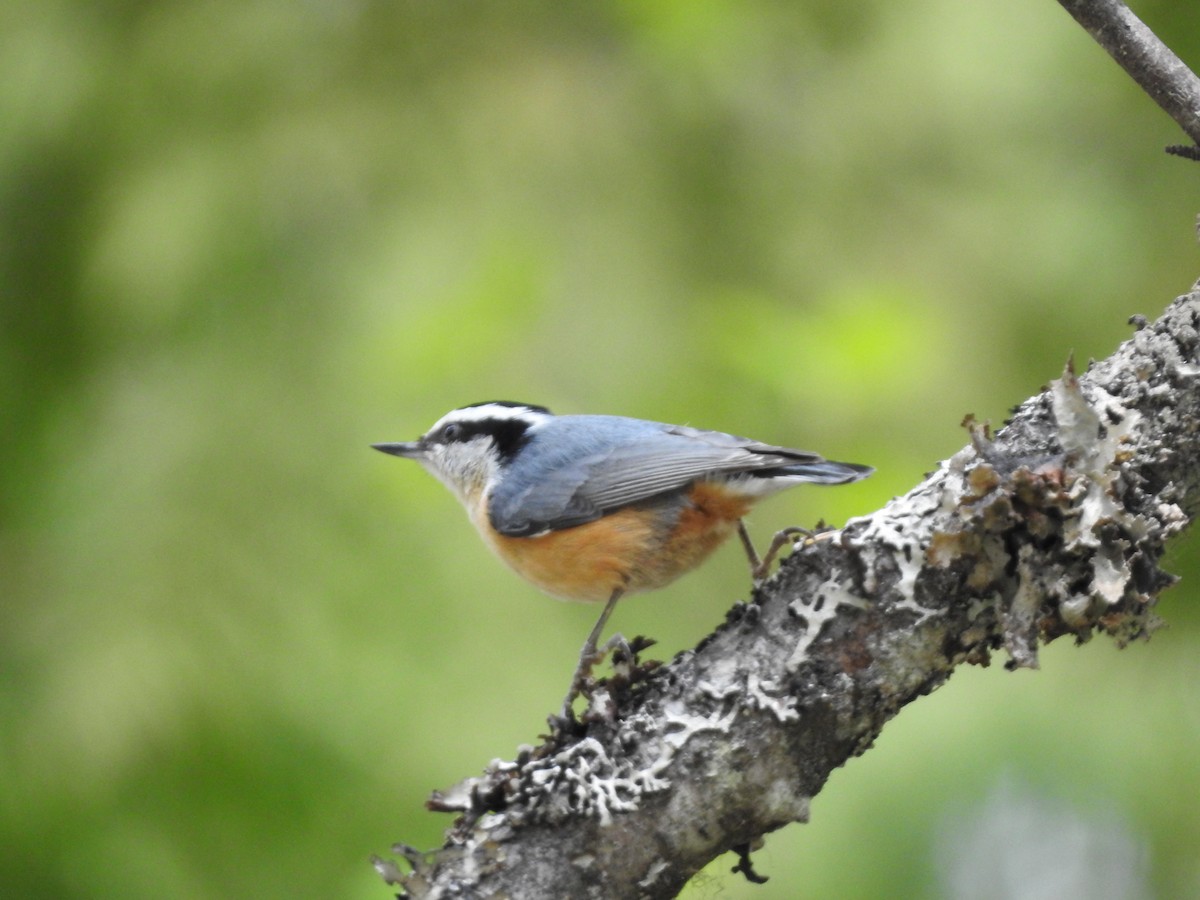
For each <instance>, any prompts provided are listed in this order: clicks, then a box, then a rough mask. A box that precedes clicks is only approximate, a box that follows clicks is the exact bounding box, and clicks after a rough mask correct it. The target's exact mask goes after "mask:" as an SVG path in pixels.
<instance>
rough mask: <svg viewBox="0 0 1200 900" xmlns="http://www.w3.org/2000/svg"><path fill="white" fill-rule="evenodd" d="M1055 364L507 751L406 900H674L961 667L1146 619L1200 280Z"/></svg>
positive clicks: (410, 881) (1178, 524)
mask: <svg viewBox="0 0 1200 900" xmlns="http://www.w3.org/2000/svg"><path fill="white" fill-rule="evenodd" d="M1132 321H1134V324H1135V326H1136V327H1137V330H1136V331H1135V333H1134V334H1133V336H1132V338H1131V339H1130V340H1128V341H1126V342H1125V343H1124V344H1122V345H1121V347H1120V348H1119V349H1118V350H1117V351H1116V352H1115V353H1114V354H1113V355H1112V356H1111V357H1109V358H1108V359H1106V360H1104V361H1102V362H1099V363H1095V364H1092V365H1091V366H1090V367H1089V368H1088V371H1087V372H1086V373H1085V374H1083V375H1080V376H1076V375H1075V374H1074V372H1073V371H1072V370H1071V367H1070V366H1068V370H1067V371H1066V372H1065V373H1064V374H1063V376H1062V377H1061V378H1059V379H1058V380H1056V381H1054V382H1053V383H1052V384H1051V385H1050V387H1049V388H1047V389H1046V390H1045V391H1044V392H1043V393H1041V394H1039V395H1038V396H1036V397H1033V398H1031V399H1029V400H1027V401H1026V402H1025V403H1023V404H1022V405H1021V406H1020V407H1019V408H1018V409H1016V410H1015V411H1014V414H1013V417H1012V419H1011V420H1010V422H1009V423H1008V424H1007V425H1006V426H1005V427H1004V428H1003V430H1001V431H1000V432H999V433H998V434H997V435H996V436H995V437H994V438H992V437H990V436H989V435H988V434H987V429H986V428H984V427H981V426H978V425H976V424H974V423H970V422H969V423H968V426H969V428H970V431H971V442H970V443H969V444H968V445H967V446H966V447H964V448H963V449H962V450H960V451H959V452H958V453H956V454H955V455H954V456H952V457H950V458H949V459H947V460H946V461H944V462H943V463H941V464H940V465H939V466H938V468H937V471H936V472H934V473H933V474H932V475H930V476H928V477H927V478H926V479H925V480H924V481H923V482H922V483H921V484H919V485H917V486H916V487H915V488H913V490H911V491H910V492H909V493H907V494H906V495H904V496H902V497H898V498H896V499H894V500H893V501H892V502H890V503H889V504H888V505H887V506H885V507H884V508H883V509H881V510H879V511H878V512H875V513H873V514H871V515H867V516H863V517H861V518H857V519H853V520H851V521H850V522H848V523H847V524H846V525H845V527H844V528H842V529H841V530H840V531H837V532H831V533H828V534H825V535H822V538H823V539H821V540H816V541H811V542H807V543H805V545H804V546H802V547H799V548H798V549H797V550H796V551H795V552H794V553H793V554H792V555H791V556H790V557H789V558H788V559H787V560H785V562H784V564H783V565H782V566H781V569H780V571H779V573H778V574H777V575H776V576H775V577H773V578H771V579H770V580H769V581H768V582H767V583H766V584H764V585H763V586H761V588H759V589H758V590H756V591H755V592H754V594H753V597H752V599H751V601H750V602H749V603H745V604H739V605H737V606H736V607H735V608H734V609H732V610H731V611H730V612H729V614H728V617H727V620H726V621H725V623H724V624H723V625H722V626H721V627H720V628H718V629H717V630H716V631H715V632H714V633H713V634H711V635H709V636H708V637H707V638H706V639H705V640H704V641H702V642H701V643H700V645H699V646H697V647H696V648H695V649H693V650H689V651H686V652H685V653H682V654H680V655H679V656H678V657H677V658H676V659H674V660H673V661H672V662H671V663H670V664H669V665H666V666H663V667H661V668H658V669H656V670H650V669H648V668H646V667H641V666H637V665H632V664H626V665H624V666H622V667H618V668H619V670H620V671H619V672H618V674H616V675H614V676H613V677H612V678H610V679H608V680H607V681H606V682H604V683H602V684H600V685H598V686H597V689H596V691H595V693H594V697H593V700H592V704H591V707H590V708H589V711H588V714H587V715H586V716H585V718H584V723H583V725H582V726H581V727H580V728H579V729H577V730H576V732H575V733H571V734H559V735H557V736H555V737H554V738H553V739H551V740H549V741H547V743H545V744H543V745H542V746H540V747H537V748H536V749H534V748H526V749H525V750H524V751H523V752H522V753H521V755H520V756H519V758H518V759H517V760H516V761H513V762H494V763H493V764H492V765H491V766H489V767H488V769H487V771H486V772H485V773H484V774H483V775H481V776H479V777H477V778H472V779H468V780H467V781H466V782H464V783H463V784H461V785H459V786H458V788H456V789H455V790H454V791H452V792H450V793H448V794H446V795H438V796H437V797H435V800H434V801H433V802H432V805H433V806H434V808H440V809H445V810H452V811H457V812H459V813H461V816H460V818H459V820H458V822H457V823H456V825H455V827H454V828H453V829H452V830H451V831H450V832H449V833H448V837H447V842H446V845H445V846H444V847H443V848H442V849H440V850H437V851H434V852H432V853H427V854H425V853H417V852H416V851H413V850H411V849H410V848H407V847H404V846H403V845H398V846H397V847H396V848H395V851H396V853H398V854H399V855H401V856H402V857H404V858H405V860H406V861H407V866H405V867H404V868H406V869H409V870H410V871H407V872H406V873H404V874H402V872H401V867H400V866H398V865H397V864H395V863H392V862H386V861H382V860H377V861H376V865H377V867H378V868H379V870H380V872H381V873H382V874H383V875H384V876H385V878H387V879H388V880H389V882H390V883H392V884H396V885H398V886H400V887H401V888H402V889H403V891H404V892H405V894H406V895H407V896H411V897H473V898H475V897H478V898H486V897H511V898H523V897H529V898H534V897H572V898H609V897H646V898H658V897H671V896H674V895H675V894H676V893H677V892H678V891H679V889H680V888H681V887H682V885H683V884H684V883H685V882H686V881H687V880H688V878H690V877H691V876H692V875H693V874H694V873H695V872H696V871H698V870H699V869H700V868H701V867H702V866H704V865H705V864H706V863H707V862H709V861H710V860H711V859H713V858H714V857H715V856H717V855H719V854H721V853H724V852H727V851H729V850H730V849H736V848H739V847H741V848H745V847H747V846H749V845H751V844H752V843H753V842H754V841H755V840H757V839H758V838H760V837H761V836H762V835H764V834H766V833H768V832H770V831H773V830H774V829H777V828H780V827H782V826H784V825H787V824H789V823H791V822H803V821H805V820H807V818H808V809H809V800H810V798H811V797H812V796H813V795H815V794H816V793H817V792H818V791H819V790H820V789H821V787H822V785H823V784H824V783H825V780H826V779H827V778H828V777H829V775H830V773H831V772H832V770H833V769H835V768H837V767H838V766H840V765H842V764H843V763H845V762H846V760H848V759H849V758H851V757H853V756H856V755H858V754H860V753H862V752H863V751H865V750H866V749H868V748H869V747H870V746H871V744H872V742H873V741H874V740H875V738H876V736H877V735H878V734H879V733H880V729H882V728H883V726H884V724H885V723H886V722H887V721H888V720H889V719H890V718H891V717H892V716H894V715H895V714H896V713H897V712H898V711H899V710H900V709H901V708H902V707H903V706H904V705H905V704H907V703H909V702H911V701H913V700H915V699H917V698H918V697H921V696H922V695H924V694H928V693H929V692H930V691H932V690H934V689H935V688H937V687H938V686H939V685H941V684H942V683H943V682H945V681H946V679H947V678H948V677H949V676H950V674H951V672H953V670H954V668H955V667H956V666H958V665H961V664H963V663H975V664H981V665H986V664H987V663H988V662H989V660H990V658H991V656H992V654H993V652H994V651H996V650H998V649H1003V650H1005V651H1006V652H1007V657H1008V662H1007V665H1008V666H1010V667H1016V666H1036V665H1037V650H1038V646H1039V643H1041V642H1044V641H1049V640H1053V639H1055V638H1058V637H1063V636H1070V637H1072V638H1074V639H1075V640H1077V641H1079V642H1084V641H1087V640H1089V639H1090V638H1091V637H1092V636H1093V635H1094V634H1096V633H1103V634H1107V635H1109V636H1111V637H1112V638H1114V639H1115V640H1116V641H1117V642H1118V643H1120V644H1124V643H1126V642H1128V641H1131V640H1134V639H1137V638H1142V637H1145V636H1146V635H1148V634H1149V633H1150V631H1152V630H1153V628H1154V625H1155V621H1156V620H1155V617H1154V615H1153V613H1152V611H1151V610H1152V606H1153V604H1154V601H1155V599H1156V597H1157V596H1158V594H1159V593H1160V592H1161V591H1162V590H1163V589H1164V588H1165V587H1167V586H1168V585H1170V584H1171V583H1172V582H1173V580H1174V579H1173V578H1172V576H1170V575H1168V574H1166V573H1165V572H1163V571H1162V570H1161V569H1160V568H1159V560H1160V559H1161V557H1162V555H1163V552H1164V549H1165V547H1166V543H1167V541H1168V539H1169V538H1170V537H1171V536H1173V535H1175V534H1176V533H1178V532H1179V531H1180V530H1181V529H1183V528H1184V527H1185V525H1186V524H1187V523H1188V522H1189V520H1190V518H1191V517H1192V516H1193V515H1194V514H1195V512H1196V510H1197V507H1198V506H1200V291H1197V290H1196V289H1195V288H1194V289H1193V292H1192V293H1189V294H1187V295H1185V296H1182V297H1180V298H1178V299H1177V300H1176V301H1175V302H1174V303H1173V304H1172V305H1171V306H1170V307H1169V308H1168V309H1167V311H1166V313H1165V314H1164V315H1163V317H1162V318H1161V319H1159V320H1158V321H1157V322H1155V323H1154V324H1153V325H1147V324H1146V322H1145V320H1143V319H1141V318H1140V317H1135V320H1132Z"/></svg>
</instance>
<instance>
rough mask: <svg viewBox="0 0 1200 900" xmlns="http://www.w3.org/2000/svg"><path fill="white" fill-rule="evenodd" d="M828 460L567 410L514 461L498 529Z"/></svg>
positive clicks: (530, 527) (497, 502) (564, 521)
mask: <svg viewBox="0 0 1200 900" xmlns="http://www.w3.org/2000/svg"><path fill="white" fill-rule="evenodd" d="M568 420H574V421H568ZM584 420H587V421H584ZM568 426H569V427H568ZM823 463H825V460H824V459H823V458H822V457H821V456H818V455H817V454H815V453H809V452H807V451H804V450H791V449H788V448H786V447H774V446H770V445H768V444H760V443H758V442H757V441H751V440H747V439H746V438H740V437H737V436H735V435H730V434H724V433H722V432H716V431H701V430H699V429H695V428H687V427H684V426H665V425H660V424H658V423H655V422H644V421H641V420H636V419H619V418H615V417H596V416H571V417H559V418H557V419H553V420H551V421H550V422H549V423H547V425H546V426H545V433H544V434H541V435H534V437H533V439H532V441H531V442H530V444H529V445H528V446H527V447H526V448H525V449H524V450H523V451H522V454H521V456H520V457H519V458H518V459H517V460H515V461H514V462H513V463H512V469H511V470H510V471H509V472H508V473H506V477H505V479H504V481H503V482H502V483H501V484H500V485H499V487H498V488H497V489H496V490H495V491H494V493H493V495H492V497H491V498H490V500H489V508H488V512H489V517H490V519H491V523H492V526H493V527H494V528H496V530H497V531H499V532H501V533H502V534H506V535H510V536H528V535H534V534H540V533H543V532H546V531H555V530H558V529H562V528H570V527H572V526H575V525H582V524H584V523H586V522H590V521H592V520H594V519H598V518H599V517H600V516H602V515H604V514H605V513H606V512H610V511H612V510H614V509H618V508H620V507H623V506H628V505H630V504H632V503H637V502H639V501H642V500H648V499H650V498H652V497H656V496H659V495H661V494H665V493H668V492H670V491H674V490H678V489H680V488H682V487H684V486H686V485H688V484H690V483H692V482H694V481H697V480H699V479H702V478H706V477H712V476H718V475H735V474H737V473H739V472H745V473H752V472H761V471H764V470H768V469H780V468H783V469H786V468H787V467H789V466H797V471H796V473H795V474H796V475H797V477H798V478H802V479H803V478H805V477H807V476H806V475H805V473H804V472H803V467H804V466H805V465H806V464H808V465H819V464H823ZM835 465H836V464H835ZM813 474H814V476H815V475H817V473H816V472H815V471H814V473H813ZM860 477H861V476H860ZM812 480H824V479H823V478H818V477H814V478H813V479H812ZM838 480H846V479H845V478H839V479H838Z"/></svg>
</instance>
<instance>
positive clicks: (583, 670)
mask: <svg viewBox="0 0 1200 900" xmlns="http://www.w3.org/2000/svg"><path fill="white" fill-rule="evenodd" d="M623 593H624V590H623V589H622V588H617V589H616V590H614V591H613V592H612V596H611V597H609V598H608V602H607V603H605V604H604V611H603V612H601V613H600V618H599V619H597V620H596V624H595V625H593V626H592V630H591V633H590V634H589V635H588V636H587V640H586V641H584V642H583V649H582V650H580V651H579V665H577V666H576V667H575V674H574V675H573V676H571V686H570V688H568V689H567V696H566V697H565V698H564V699H563V705H562V718H563V720H564V721H567V722H570V721H571V719H572V717H573V713H572V711H571V704H572V703H574V702H575V698H576V697H578V696H579V695H580V693H582V692H583V686H584V682H586V681H587V677H588V675H590V674H591V672H592V666H594V665H595V664H596V648H597V645H598V643H599V641H600V635H601V634H602V633H603V632H604V626H605V624H606V623H607V622H608V617H609V616H611V615H612V611H613V610H614V609H616V606H617V601H618V600H620V599H621V595H622V594H623Z"/></svg>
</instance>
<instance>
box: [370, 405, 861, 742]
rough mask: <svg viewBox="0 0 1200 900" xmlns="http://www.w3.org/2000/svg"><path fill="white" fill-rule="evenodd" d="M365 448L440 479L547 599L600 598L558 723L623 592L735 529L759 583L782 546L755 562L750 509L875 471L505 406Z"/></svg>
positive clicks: (470, 409) (691, 558) (689, 564)
mask: <svg viewBox="0 0 1200 900" xmlns="http://www.w3.org/2000/svg"><path fill="white" fill-rule="evenodd" d="M373 446H374V447H375V449H377V450H382V451H383V452H385V453H391V454H393V455H395V456H402V457H405V458H406V459H415V460H417V462H419V463H421V464H422V465H423V466H424V467H425V468H426V469H428V470H429V471H430V472H432V473H433V474H434V475H435V476H437V478H438V479H440V480H441V481H442V482H443V483H444V484H445V485H446V486H447V487H448V488H450V490H451V491H453V492H454V494H455V496H457V497H458V499H459V500H460V501H462V504H463V506H465V507H466V509H467V514H468V515H469V516H470V518H471V521H472V522H473V523H474V525H475V527H476V528H477V529H478V531H479V534H480V535H481V536H482V537H483V540H484V543H486V544H487V545H488V546H489V547H491V548H492V550H493V551H495V553H496V555H497V556H499V557H500V558H501V559H502V560H504V562H506V563H507V564H508V565H509V566H511V567H512V568H513V569H515V570H516V572H517V573H518V574H519V575H521V576H523V577H525V578H526V579H528V580H529V581H531V582H532V583H533V584H535V585H536V586H537V587H539V588H541V589H542V590H543V591H546V592H547V593H549V594H553V595H555V596H558V597H563V598H566V599H570V600H593V601H598V600H604V601H607V602H606V604H605V607H604V611H603V612H602V613H601V615H600V618H599V620H598V621H597V622H596V625H595V627H594V628H593V629H592V632H591V634H590V635H589V636H588V639H587V641H586V642H585V643H584V645H583V651H582V653H581V654H580V660H579V667H578V668H577V669H576V671H575V677H574V678H573V680H572V683H571V689H570V691H569V693H568V695H567V698H566V701H565V703H564V706H563V716H564V718H570V716H571V704H572V702H573V701H574V699H575V697H576V696H578V694H579V691H580V689H581V687H582V686H583V682H584V679H585V678H586V676H587V673H588V671H589V670H590V668H591V665H592V662H593V658H594V657H595V655H596V644H597V641H598V640H599V637H600V634H601V633H602V631H603V629H604V624H605V622H606V621H607V620H608V617H609V616H610V615H611V613H612V611H613V608H614V607H615V606H616V603H617V600H618V599H619V598H621V597H622V596H624V595H625V594H632V593H634V592H636V591H649V590H654V589H655V588H660V587H663V586H664V585H666V584H669V583H670V582H672V581H674V580H675V579H676V578H678V577H679V576H680V575H682V574H684V573H685V572H687V571H689V570H691V569H693V568H695V567H696V566H697V565H699V564H700V563H701V562H703V561H704V559H705V558H706V557H708V555H709V554H711V553H712V552H713V551H714V550H715V549H716V548H717V547H718V546H720V544H721V543H722V542H724V541H725V539H726V538H728V537H729V536H730V535H732V534H733V533H734V531H737V532H738V533H739V535H740V536H741V538H742V542H743V544H744V546H745V548H746V553H747V555H748V556H749V557H750V562H751V566H752V568H753V569H754V575H755V577H756V578H757V577H761V576H762V575H763V574H764V573H765V570H766V565H765V564H769V563H770V560H771V557H772V556H773V555H774V552H775V551H776V550H777V549H778V547H779V545H780V544H781V543H782V541H781V540H777V541H776V544H775V545H773V546H772V551H771V552H770V553H768V555H767V558H766V560H765V564H764V562H763V561H760V560H759V559H758V556H757V554H756V553H755V552H754V548H753V545H751V543H750V539H749V536H748V535H747V534H746V530H745V526H744V525H743V524H742V517H743V516H745V515H746V513H747V512H748V511H749V509H750V507H751V506H753V505H754V503H756V502H757V501H758V500H761V499H762V498H763V497H767V496H770V495H771V494H775V493H778V492H779V491H782V490H784V489H785V488H789V487H792V486H793V485H797V484H805V483H809V484H848V483H849V482H852V481H858V480H859V479H861V478H866V477H867V476H868V475H870V474H871V472H872V471H874V470H873V469H872V468H871V467H870V466H860V465H856V464H854V463H843V462H834V461H832V460H827V459H823V458H822V457H820V456H818V455H817V454H815V453H809V452H807V451H805V450H789V449H787V448H786V447H774V446H771V445H769V444H760V443H758V442H757V441H752V440H748V439H747V438H741V437H735V436H734V435H731V434H723V433H721V432H719V431H701V430H699V429H696V428H689V427H687V426H683V425H664V424H662V423H660V422H648V421H645V420H642V419H628V418H625V417H623V416H556V415H553V414H552V413H551V412H550V410H548V409H546V408H545V407H542V406H530V405H526V404H523V403H511V402H507V401H492V402H488V403H477V404H475V405H473V406H465V407H463V408H462V409H456V410H454V411H452V412H449V413H447V414H446V415H445V416H443V417H442V418H441V419H440V420H438V422H437V423H436V424H435V425H434V426H433V427H432V428H431V429H429V431H427V432H426V433H425V434H424V435H422V436H421V437H420V438H418V439H417V440H415V441H412V442H408V443H397V444H374V445H373ZM780 534H781V535H783V534H784V533H783V532H781V533H780Z"/></svg>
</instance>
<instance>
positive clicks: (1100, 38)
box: [1058, 0, 1200, 158]
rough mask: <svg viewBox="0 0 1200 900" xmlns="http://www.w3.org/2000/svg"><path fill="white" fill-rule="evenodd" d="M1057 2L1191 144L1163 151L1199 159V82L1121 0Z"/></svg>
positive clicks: (1063, 0)
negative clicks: (1182, 132)
mask: <svg viewBox="0 0 1200 900" xmlns="http://www.w3.org/2000/svg"><path fill="white" fill-rule="evenodd" d="M1058 2H1059V3H1060V4H1061V5H1062V7H1063V8H1064V9H1065V10H1066V11H1067V12H1069V13H1070V14H1071V15H1072V16H1073V17H1074V19H1075V21H1076V22H1078V23H1079V24H1080V25H1082V26H1083V27H1084V28H1085V29H1086V30H1087V33H1088V34H1090V35H1091V36H1092V37H1093V38H1094V39H1095V41H1096V43H1098V44H1099V45H1100V46H1101V47H1103V48H1104V49H1105V50H1107V51H1108V55H1109V56H1111V57H1112V58H1113V59H1114V60H1116V62H1117V64H1118V65H1120V66H1121V68H1122V69H1124V70H1125V71H1126V73H1127V74H1128V75H1129V77H1130V78H1132V79H1133V80H1134V81H1136V82H1137V83H1138V85H1139V86H1140V87H1141V89H1142V90H1143V91H1145V92H1146V93H1147V94H1149V95H1150V98H1151V99H1152V100H1153V101H1154V102H1155V103H1157V104H1158V105H1159V106H1161V107H1162V108H1163V110H1164V111H1165V112H1166V113H1167V115H1169V116H1170V117H1171V118H1172V119H1174V120H1175V122H1176V123H1177V124H1178V125H1179V127H1180V128H1182V129H1183V130H1184V132H1185V133H1186V134H1187V136H1188V137H1190V138H1191V139H1192V147H1191V148H1178V147H1172V148H1168V149H1170V150H1172V151H1173V152H1176V153H1179V155H1181V156H1191V157H1193V158H1196V157H1197V156H1198V155H1200V78H1197V77H1196V75H1195V73H1194V72H1192V70H1191V69H1189V68H1188V67H1187V65H1185V64H1184V62H1183V61H1182V60H1181V59H1180V58H1179V57H1178V56H1176V55H1175V54H1174V53H1173V52H1172V51H1171V48H1169V47H1168V46H1167V45H1166V44H1164V43H1163V42H1162V41H1160V40H1159V39H1158V36H1157V35H1155V33H1154V32H1153V31H1151V30H1150V29H1149V28H1148V27H1147V26H1146V24H1145V23H1144V22H1142V20H1141V19H1139V18H1138V17H1137V16H1135V15H1134V14H1133V12H1132V10H1130V9H1129V7H1128V6H1126V5H1125V4H1124V3H1122V2H1121V0H1058ZM1181 149H1184V150H1186V149H1191V150H1195V151H1197V152H1196V153H1187V152H1180V151H1181Z"/></svg>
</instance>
